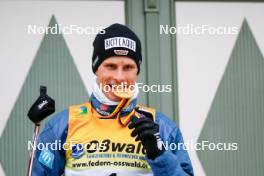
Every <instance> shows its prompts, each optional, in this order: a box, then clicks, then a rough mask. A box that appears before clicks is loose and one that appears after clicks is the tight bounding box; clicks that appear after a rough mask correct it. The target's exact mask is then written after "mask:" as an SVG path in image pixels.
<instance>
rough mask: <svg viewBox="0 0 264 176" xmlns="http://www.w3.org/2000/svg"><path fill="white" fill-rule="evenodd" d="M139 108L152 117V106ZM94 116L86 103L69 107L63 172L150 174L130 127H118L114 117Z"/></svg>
mask: <svg viewBox="0 0 264 176" xmlns="http://www.w3.org/2000/svg"><path fill="white" fill-rule="evenodd" d="M140 108H143V109H146V110H147V111H149V112H151V113H152V114H153V117H154V116H155V110H154V109H150V108H145V107H140ZM98 116H99V114H98V113H97V112H96V111H95V110H93V109H92V107H91V104H90V103H85V104H81V105H76V106H71V107H70V108H69V122H68V135H67V139H66V146H67V149H69V150H66V167H65V174H66V175H96V174H97V175H98V176H99V175H107V174H109V175H110V174H111V173H121V175H137V174H136V173H142V174H143V173H145V174H147V173H151V170H150V166H149V165H148V163H147V161H146V160H145V150H144V149H143V146H142V144H141V142H136V141H135V138H132V137H131V136H130V134H131V132H132V130H130V129H128V127H123V126H121V125H120V123H118V120H117V119H100V118H98ZM100 173H101V174H100ZM123 173H126V174H123ZM129 173H131V174H129ZM117 175H118V174H117Z"/></svg>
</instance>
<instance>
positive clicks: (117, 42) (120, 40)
mask: <svg viewBox="0 0 264 176" xmlns="http://www.w3.org/2000/svg"><path fill="white" fill-rule="evenodd" d="M104 44H105V50H108V49H111V48H116V47H122V48H128V49H131V50H132V51H134V52H136V42H135V41H134V40H131V39H129V38H126V37H113V38H109V39H105V40H104Z"/></svg>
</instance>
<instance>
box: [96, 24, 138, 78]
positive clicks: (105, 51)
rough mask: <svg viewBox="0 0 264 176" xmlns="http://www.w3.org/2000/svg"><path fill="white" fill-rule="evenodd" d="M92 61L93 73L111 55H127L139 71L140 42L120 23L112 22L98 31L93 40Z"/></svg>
mask: <svg viewBox="0 0 264 176" xmlns="http://www.w3.org/2000/svg"><path fill="white" fill-rule="evenodd" d="M93 46H94V52H93V58H92V60H93V63H92V68H93V72H94V73H95V72H96V71H97V69H98V67H99V66H100V65H101V63H102V62H103V61H104V60H105V59H107V58H109V57H111V56H128V57H129V58H131V59H133V60H134V61H135V62H136V64H137V68H138V72H137V73H139V71H140V64H141V62H142V55H141V43H140V40H139V38H138V37H137V35H136V34H135V33H134V32H133V31H132V30H131V29H129V28H128V27H126V26H124V25H122V24H117V23H116V24H112V25H111V26H109V27H107V28H105V29H104V30H102V31H101V32H100V33H98V34H97V35H96V37H95V39H94V42H93Z"/></svg>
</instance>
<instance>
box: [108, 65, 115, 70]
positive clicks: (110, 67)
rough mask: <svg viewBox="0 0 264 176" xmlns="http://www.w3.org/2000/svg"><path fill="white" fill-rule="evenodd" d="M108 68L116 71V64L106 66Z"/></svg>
mask: <svg viewBox="0 0 264 176" xmlns="http://www.w3.org/2000/svg"><path fill="white" fill-rule="evenodd" d="M106 67H107V68H109V69H115V65H114V64H108V65H106Z"/></svg>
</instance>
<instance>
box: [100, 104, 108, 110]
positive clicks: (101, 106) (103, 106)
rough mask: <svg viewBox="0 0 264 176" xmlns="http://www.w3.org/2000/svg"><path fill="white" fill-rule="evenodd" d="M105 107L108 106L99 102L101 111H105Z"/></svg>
mask: <svg viewBox="0 0 264 176" xmlns="http://www.w3.org/2000/svg"><path fill="white" fill-rule="evenodd" d="M107 108H108V106H107V105H104V104H101V105H100V109H101V110H102V111H106V110H107Z"/></svg>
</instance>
